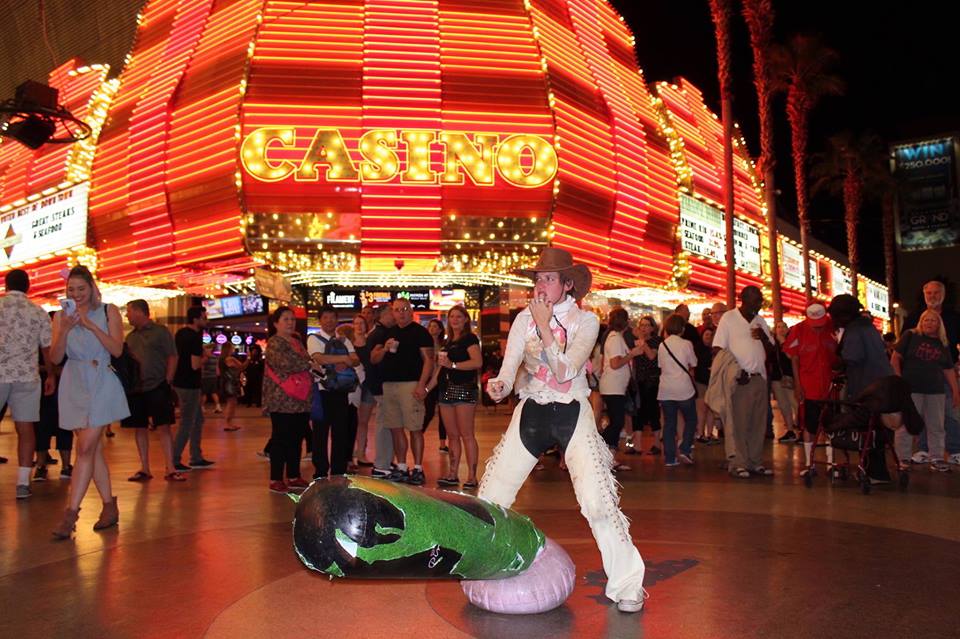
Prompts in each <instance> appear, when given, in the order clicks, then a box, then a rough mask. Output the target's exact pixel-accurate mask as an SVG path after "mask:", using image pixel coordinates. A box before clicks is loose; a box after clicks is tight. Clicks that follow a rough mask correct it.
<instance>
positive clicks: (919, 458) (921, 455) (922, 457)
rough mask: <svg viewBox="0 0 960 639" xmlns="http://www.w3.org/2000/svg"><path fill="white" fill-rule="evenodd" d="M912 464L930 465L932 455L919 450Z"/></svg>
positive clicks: (911, 459) (913, 457)
mask: <svg viewBox="0 0 960 639" xmlns="http://www.w3.org/2000/svg"><path fill="white" fill-rule="evenodd" d="M910 462H911V463H913V464H929V463H930V454H929V453H927V452H926V451H922V450H918V451H917V452H915V453H914V454H913V456H912V457H911V458H910ZM957 463H960V462H957Z"/></svg>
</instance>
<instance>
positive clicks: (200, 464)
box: [177, 459, 216, 470]
mask: <svg viewBox="0 0 960 639" xmlns="http://www.w3.org/2000/svg"><path fill="white" fill-rule="evenodd" d="M214 463H216V462H212V461H210V460H209V459H199V460H197V461H195V462H194V461H192V462H190V467H191V468H199V469H201V470H203V469H206V468H210V467H211V466H213V465H214ZM177 470H180V469H179V468H178V469H177Z"/></svg>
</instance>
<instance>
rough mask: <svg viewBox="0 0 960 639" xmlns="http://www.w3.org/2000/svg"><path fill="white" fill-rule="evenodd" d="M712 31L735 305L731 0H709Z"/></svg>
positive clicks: (730, 297) (731, 302)
mask: <svg viewBox="0 0 960 639" xmlns="http://www.w3.org/2000/svg"><path fill="white" fill-rule="evenodd" d="M709 1H710V15H711V17H712V18H713V33H714V36H715V37H716V39H717V79H718V80H719V82H720V119H721V121H722V122H723V206H724V209H725V210H726V216H725V217H724V222H725V225H726V233H727V245H726V259H727V308H734V307H735V306H736V305H737V265H736V261H735V256H734V250H733V207H734V199H733V195H734V194H733V189H734V187H733V179H734V175H733V74H732V72H731V66H732V62H733V55H732V52H731V49H730V18H731V16H732V15H733V7H732V4H731V0H709Z"/></svg>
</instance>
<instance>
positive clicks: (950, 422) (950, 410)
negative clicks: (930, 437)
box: [919, 380, 960, 455]
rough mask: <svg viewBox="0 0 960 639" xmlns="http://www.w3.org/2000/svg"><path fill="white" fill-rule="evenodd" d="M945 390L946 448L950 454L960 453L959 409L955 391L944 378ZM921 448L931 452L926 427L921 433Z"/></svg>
mask: <svg viewBox="0 0 960 639" xmlns="http://www.w3.org/2000/svg"><path fill="white" fill-rule="evenodd" d="M943 392H944V393H945V394H946V398H947V400H946V405H945V406H944V411H943V430H944V435H945V437H944V448H946V449H947V454H948V455H955V454H957V453H960V418H958V417H957V409H956V408H954V407H953V391H952V390H950V384H948V383H947V380H943ZM919 450H922V451H923V452H925V453H928V452H930V449H929V448H928V447H927V429H926V428H924V429H923V431H922V432H921V433H920V444H919Z"/></svg>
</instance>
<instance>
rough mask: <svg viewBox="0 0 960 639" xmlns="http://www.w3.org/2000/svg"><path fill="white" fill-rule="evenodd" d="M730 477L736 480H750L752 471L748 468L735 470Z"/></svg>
mask: <svg viewBox="0 0 960 639" xmlns="http://www.w3.org/2000/svg"><path fill="white" fill-rule="evenodd" d="M730 476H731V477H734V478H736V479H750V471H749V470H747V469H746V468H734V469H733V470H731V471H730Z"/></svg>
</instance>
